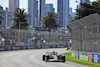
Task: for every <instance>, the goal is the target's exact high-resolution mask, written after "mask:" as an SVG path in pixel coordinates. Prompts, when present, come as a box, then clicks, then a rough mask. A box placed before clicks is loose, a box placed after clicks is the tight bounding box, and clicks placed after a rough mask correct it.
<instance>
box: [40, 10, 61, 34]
mask: <svg viewBox="0 0 100 67" xmlns="http://www.w3.org/2000/svg"><path fill="white" fill-rule="evenodd" d="M42 19H43V20H42V21H41V24H42V27H43V28H46V29H48V31H49V32H51V29H53V30H56V29H57V28H58V27H60V25H59V21H58V18H57V16H56V14H55V13H53V12H48V13H47V14H46V15H45V16H44V17H42Z"/></svg>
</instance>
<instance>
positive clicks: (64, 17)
mask: <svg viewBox="0 0 100 67" xmlns="http://www.w3.org/2000/svg"><path fill="white" fill-rule="evenodd" d="M57 12H58V16H59V21H60V26H61V27H62V28H66V27H67V25H68V23H69V0H58V1H57Z"/></svg>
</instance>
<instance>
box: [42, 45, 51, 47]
mask: <svg viewBox="0 0 100 67" xmlns="http://www.w3.org/2000/svg"><path fill="white" fill-rule="evenodd" d="M42 48H50V45H42Z"/></svg>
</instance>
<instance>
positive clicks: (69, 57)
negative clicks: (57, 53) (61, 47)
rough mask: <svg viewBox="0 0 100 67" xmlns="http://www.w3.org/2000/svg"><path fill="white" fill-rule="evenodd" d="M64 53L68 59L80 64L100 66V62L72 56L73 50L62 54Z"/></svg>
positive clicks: (91, 66) (93, 66) (92, 66)
mask: <svg viewBox="0 0 100 67" xmlns="http://www.w3.org/2000/svg"><path fill="white" fill-rule="evenodd" d="M62 55H65V57H66V60H67V61H70V62H74V63H78V64H82V65H87V66H90V67H100V64H98V63H92V62H88V61H83V60H79V59H76V58H74V57H72V56H71V52H69V53H65V54H62Z"/></svg>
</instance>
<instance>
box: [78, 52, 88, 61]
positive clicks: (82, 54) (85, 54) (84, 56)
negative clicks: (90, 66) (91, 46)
mask: <svg viewBox="0 0 100 67" xmlns="http://www.w3.org/2000/svg"><path fill="white" fill-rule="evenodd" d="M89 55H90V53H84V52H80V55H79V59H81V60H84V61H89Z"/></svg>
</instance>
